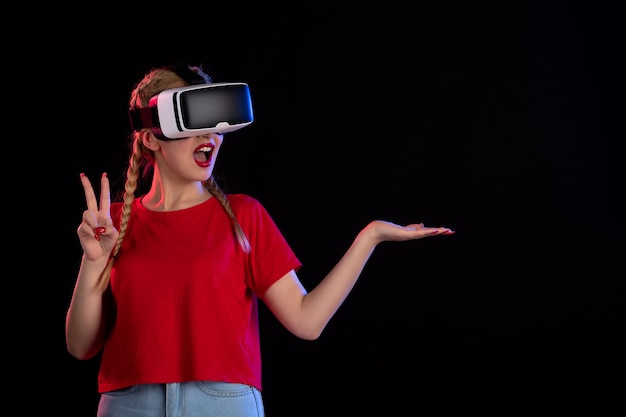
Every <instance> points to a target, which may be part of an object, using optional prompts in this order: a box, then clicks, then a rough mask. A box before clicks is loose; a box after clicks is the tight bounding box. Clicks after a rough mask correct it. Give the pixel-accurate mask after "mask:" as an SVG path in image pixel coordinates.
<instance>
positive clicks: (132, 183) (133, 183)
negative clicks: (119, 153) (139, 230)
mask: <svg viewBox="0 0 626 417" xmlns="http://www.w3.org/2000/svg"><path fill="white" fill-rule="evenodd" d="M134 136H135V138H134V141H133V152H132V154H131V157H130V162H129V165H128V170H127V171H126V184H125V185H124V198H123V201H124V205H123V206H122V218H121V220H120V230H119V236H118V238H117V242H116V243H115V247H114V248H113V251H112V254H111V257H110V258H109V262H108V263H107V266H106V268H104V271H102V274H101V275H100V279H99V283H98V286H99V287H100V288H105V287H106V286H107V285H108V284H109V280H110V278H111V270H112V269H113V262H114V261H115V257H116V256H117V254H118V252H119V251H120V247H122V241H123V240H124V236H126V231H127V229H128V220H129V219H130V211H131V207H132V204H133V200H134V199H135V191H136V190H137V179H138V178H139V172H140V168H141V163H142V158H143V152H142V150H141V147H142V143H141V134H140V133H136V134H135V135H134Z"/></svg>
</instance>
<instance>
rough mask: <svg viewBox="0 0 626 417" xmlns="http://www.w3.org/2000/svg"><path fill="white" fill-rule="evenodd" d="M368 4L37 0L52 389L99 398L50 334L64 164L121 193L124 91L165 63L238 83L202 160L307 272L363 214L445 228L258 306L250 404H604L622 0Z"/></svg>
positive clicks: (73, 249) (612, 316)
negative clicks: (342, 286)
mask: <svg viewBox="0 0 626 417" xmlns="http://www.w3.org/2000/svg"><path fill="white" fill-rule="evenodd" d="M366 3H368V2H357V1H330V0H320V1H313V0H308V1H297V0H293V1H270V2H243V1H221V2H214V3H209V2H204V3H202V2H187V1H182V2H175V3H169V2H168V3H161V2H157V1H152V2H134V3H133V4H132V5H129V4H125V5H123V6H121V5H120V6H111V5H104V4H103V5H101V6H98V7H97V8H95V9H94V7H93V6H87V4H85V5H83V6H80V7H77V6H71V7H70V6H67V10H59V9H58V7H59V6H58V5H55V6H54V7H55V12H56V14H55V17H54V18H50V19H43V21H42V22H40V23H38V24H37V25H35V27H33V31H35V33H36V34H37V36H36V40H35V41H34V42H35V43H37V47H38V48H41V49H40V50H41V53H42V55H41V57H42V60H43V61H45V65H44V68H42V74H41V75H44V74H45V77H46V81H49V83H48V85H47V88H49V89H48V90H46V91H45V94H46V96H47V97H54V98H55V99H54V100H51V101H49V102H48V103H50V104H49V105H48V106H47V107H46V108H45V113H46V116H48V117H52V118H53V119H52V120H53V122H52V123H54V126H57V127H58V128H57V129H55V130H54V132H55V134H54V138H53V139H59V140H54V142H53V141H52V140H50V141H49V146H50V149H49V151H48V154H47V155H46V158H48V161H49V168H48V170H49V172H48V178H49V182H48V184H47V186H46V190H47V192H48V195H47V198H48V200H47V201H48V202H49V203H50V204H51V205H52V206H56V209H57V211H56V212H55V214H54V216H55V217H54V218H55V224H56V225H60V233H59V235H60V236H61V237H60V241H59V242H58V244H57V243H55V244H54V248H52V249H53V251H54V252H55V256H54V261H53V262H54V265H53V267H54V270H55V273H54V276H55V277H57V278H55V279H54V280H45V281H46V284H44V285H45V288H44V291H43V292H44V293H45V296H46V300H47V301H46V302H47V303H50V304H51V308H47V309H46V313H45V316H44V321H46V322H47V323H48V324H46V327H47V329H48V330H49V332H50V334H51V335H52V336H51V337H46V338H45V340H40V341H39V343H40V345H39V346H40V350H41V354H40V356H39V358H41V359H42V368H40V371H41V370H45V372H43V375H45V377H46V380H45V384H44V385H43V386H41V387H40V388H41V390H42V391H44V392H45V393H46V394H47V395H50V396H51V398H53V400H51V404H52V406H50V407H48V409H54V410H58V411H59V412H61V413H62V414H63V415H67V416H95V409H96V405H97V398H98V397H97V393H96V379H97V367H98V362H97V360H96V359H94V360H90V361H86V362H80V361H78V360H76V359H74V358H72V357H70V356H69V354H68V353H67V352H66V350H65V341H64V319H65V317H64V316H65V311H66V309H67V306H68V304H69V300H70V297H71V292H72V288H73V285H74V280H75V277H76V273H77V268H78V265H79V261H80V256H81V250H80V245H79V242H78V238H77V237H76V233H75V230H76V227H77V226H78V224H79V223H80V219H81V215H82V211H83V210H84V207H85V203H84V196H83V193H82V188H81V185H80V181H79V173H80V172H85V173H86V174H88V175H89V176H91V177H92V178H97V177H98V176H99V175H100V173H101V172H103V171H106V172H108V173H109V177H110V178H111V179H112V181H113V189H114V191H115V192H121V191H122V188H123V176H124V172H125V168H126V164H127V162H128V145H127V143H128V142H127V134H128V123H127V120H128V119H127V113H126V111H127V103H128V98H129V93H130V90H131V89H132V87H133V85H134V83H135V82H137V81H138V80H139V79H140V78H141V76H142V75H143V74H144V72H146V71H147V70H148V69H150V68H151V67H153V66H158V65H164V64H175V63H179V62H188V63H192V64H202V65H203V67H204V69H205V70H207V72H209V73H210V74H211V75H212V76H213V79H214V80H215V81H245V82H247V83H248V84H249V85H250V88H251V92H252V98H253V104H254V110H255V121H254V123H253V124H252V125H251V126H249V127H247V128H246V129H243V130H240V131H238V132H234V133H231V134H229V135H227V137H226V139H225V143H224V146H223V147H222V151H221V153H220V157H219V163H218V165H217V167H216V175H217V176H218V180H219V182H220V184H221V185H222V187H223V188H225V189H226V190H227V191H229V192H243V193H247V194H250V195H252V196H254V197H256V198H258V199H259V200H260V201H261V202H262V203H263V204H264V205H265V206H266V208H267V209H268V210H269V212H270V213H271V214H272V216H273V217H274V219H275V221H276V222H277V224H278V225H279V227H280V228H281V230H282V231H283V233H284V235H285V236H286V238H287V239H288V241H289V242H290V243H291V245H292V247H293V249H294V250H295V251H296V253H297V254H298V256H299V257H300V258H301V260H302V261H303V264H304V266H303V268H302V269H301V271H300V277H301V279H302V281H303V283H304V284H305V286H306V287H307V288H309V289H312V288H313V287H314V286H315V285H316V284H317V282H319V281H320V280H321V279H322V278H323V276H324V275H325V273H326V272H327V271H329V270H330V268H331V267H332V266H333V265H334V264H335V262H337V261H338V259H339V257H340V256H341V255H342V254H343V252H344V251H345V250H346V249H347V247H348V246H349V245H350V243H351V241H352V239H353V238H354V236H355V235H356V234H357V233H358V231H359V230H360V229H361V228H362V227H364V226H365V225H366V224H367V222H369V221H370V220H372V219H375V218H380V219H385V220H390V221H394V222H398V223H411V222H418V221H423V222H425V223H426V224H427V225H433V226H438V225H443V226H448V227H451V228H453V229H454V230H455V231H456V234H455V235H453V236H444V237H437V238H431V239H426V240H419V241H413V242H405V243H390V242H389V243H384V244H382V245H380V246H379V247H378V248H377V250H376V252H375V253H374V255H373V257H372V258H371V260H370V262H369V263H368V265H367V266H366V268H365V270H364V272H363V274H362V277H361V280H360V281H359V282H358V283H357V285H356V287H355V289H354V291H353V292H352V293H351V294H350V296H349V297H348V299H347V300H346V302H345V304H344V305H343V306H342V307H341V309H340V310H339V312H338V313H337V315H336V316H335V317H334V318H333V319H332V320H331V322H330V324H329V325H328V327H327V329H326V331H325V333H323V335H322V336H321V338H320V339H319V340H317V341H315V342H307V341H302V340H299V339H297V338H295V337H294V336H293V335H290V334H288V333H287V332H286V330H284V329H283V328H282V327H281V326H280V325H279V324H278V322H277V320H276V319H274V318H273V317H272V316H270V315H269V314H268V312H267V311H266V310H265V308H264V306H263V305H261V320H262V324H261V326H262V329H261V331H262V348H263V354H264V397H265V402H266V412H267V415H268V417H278V416H287V415H303V414H312V413H313V412H315V411H323V412H324V415H334V413H339V411H341V410H345V411H347V412H346V415H355V414H359V413H361V412H364V411H368V413H369V412H371V411H372V410H374V409H375V407H382V408H393V409H404V410H406V414H409V415H429V414H430V415H432V414H433V412H432V411H431V412H427V410H432V409H434V410H436V411H437V412H435V414H437V413H438V412H439V411H441V410H444V411H445V410H452V409H455V410H460V411H468V412H469V411H471V412H481V413H482V412H485V411H488V410H494V411H497V412H499V414H500V415H510V414H512V413H513V412H514V411H516V410H519V409H520V408H526V407H529V408H535V409H539V407H541V409H542V410H546V408H545V407H546V405H548V406H550V407H551V409H553V410H558V411H576V410H581V408H582V407H591V408H592V409H594V410H596V411H597V410H599V408H600V407H609V406H616V407H619V409H621V410H623V409H624V405H623V404H624V401H623V396H624V391H623V385H624V372H625V367H624V358H623V356H624V349H625V347H626V344H625V343H624V321H623V307H622V306H623V304H622V303H623V301H622V300H623V298H624V276H625V273H624V272H625V268H624V254H625V253H626V252H625V251H624V249H625V248H624V246H625V245H624V220H623V213H624V203H623V191H624V186H623V178H624V169H623V158H624V139H625V137H626V136H625V135H624V129H623V120H624V116H623V110H624V106H623V95H622V94H621V87H622V85H623V81H622V76H623V69H622V68H621V57H622V56H623V54H624V46H623V45H624V36H623V35H624V30H623V26H624V25H623V18H624V10H623V6H621V5H619V2H614V3H613V2H608V1H607V2H602V1H601V2H593V3H584V2H566V1H556V0H548V1H519V2H517V1H513V2H509V1H479V2H468V1H441V2H434V3H436V4H434V5H433V4H426V2H404V3H403V2H399V1H397V0H390V1H385V2H377V3H368V4H366ZM62 9H63V8H62ZM44 13H45V11H44ZM44 69H45V70H44ZM40 93H41V91H40ZM48 320H49V321H48ZM39 325H41V324H39ZM44 366H45V368H44ZM41 374H42V373H39V375H41ZM35 375H37V374H35ZM433 407H435V408H433ZM389 414H392V413H391V411H389V412H387V413H386V414H385V415H389Z"/></svg>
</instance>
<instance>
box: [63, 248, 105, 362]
mask: <svg viewBox="0 0 626 417" xmlns="http://www.w3.org/2000/svg"><path fill="white" fill-rule="evenodd" d="M105 266H106V260H98V261H89V260H85V259H84V258H83V261H82V263H81V266H80V271H79V273H78V278H77V280H76V285H75V287H74V293H73V295H72V300H71V303H70V307H69V309H68V311H67V316H66V322H65V337H66V344H67V350H68V352H70V354H72V355H73V356H75V357H77V358H79V359H88V358H90V357H92V356H93V355H95V354H96V353H97V352H98V350H100V347H101V346H102V339H103V335H104V325H103V300H102V295H103V294H102V290H100V289H98V286H97V282H98V278H99V276H100V273H101V272H102V271H103V270H104V267H105Z"/></svg>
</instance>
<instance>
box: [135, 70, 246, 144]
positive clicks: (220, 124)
mask: <svg viewBox="0 0 626 417" xmlns="http://www.w3.org/2000/svg"><path fill="white" fill-rule="evenodd" d="M129 116H130V125H131V128H132V130H134V131H137V130H141V129H143V128H151V129H152V132H153V133H154V135H155V136H156V137H157V138H159V139H161V140H177V139H183V138H187V137H190V136H200V135H206V134H209V133H218V134H224V133H227V132H233V131H235V130H238V129H241V128H242V127H246V126H248V125H249V124H250V123H252V121H253V120H254V117H253V114H252V101H251V99H250V89H249V88H248V85H247V84H246V83H241V82H226V83H210V84H200V85H190V86H186V87H179V88H172V89H169V90H164V91H162V92H160V93H159V94H157V95H155V96H154V97H152V98H151V99H150V102H149V104H148V107H145V108H139V109H130V110H129Z"/></svg>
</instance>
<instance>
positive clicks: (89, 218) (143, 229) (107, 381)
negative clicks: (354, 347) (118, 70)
mask: <svg viewBox="0 0 626 417" xmlns="http://www.w3.org/2000/svg"><path fill="white" fill-rule="evenodd" d="M201 83H211V79H210V78H209V77H208V75H207V74H205V73H204V72H203V71H202V69H201V68H200V67H192V66H178V67H163V68H155V69H153V70H151V71H150V72H148V73H147V74H146V75H145V76H144V78H143V79H142V80H141V81H140V82H139V83H138V84H137V85H136V87H135V88H134V90H133V91H132V93H131V98H130V106H131V109H140V108H146V107H148V105H149V101H150V98H152V97H154V96H155V95H157V94H159V93H161V92H163V91H164V90H169V89H173V88H177V87H184V86H189V85H192V84H201ZM159 136H160V135H158V134H157V135H155V132H154V130H153V129H151V128H140V129H138V130H136V131H135V132H133V133H132V135H131V139H132V146H131V149H132V151H131V155H130V161H129V166H128V169H127V175H126V183H125V192H124V197H123V201H119V202H111V197H110V189H109V181H108V179H107V176H106V174H103V175H102V177H101V179H100V196H99V198H97V197H96V195H95V192H94V189H93V188H92V185H91V182H90V181H89V179H88V178H87V177H86V176H85V175H83V174H81V177H80V179H81V182H82V185H83V187H84V191H85V197H86V200H87V209H86V210H85V211H84V213H83V218H82V223H81V224H80V226H79V227H78V230H77V233H78V237H79V239H80V244H81V247H82V249H83V257H82V261H81V266H80V270H79V273H78V277H77V280H76V284H75V288H74V292H73V295H72V300H71V303H70V306H69V309H68V312H67V319H66V340H67V349H68V351H69V352H70V354H72V355H73V356H75V357H76V358H78V359H89V358H92V357H93V356H94V355H96V354H97V353H99V352H100V351H102V357H101V362H100V371H99V375H98V391H99V392H100V393H101V396H100V402H99V405H98V416H99V417H122V416H123V417H139V416H145V417H157V416H166V415H167V416H170V417H172V416H181V417H182V416H207V417H208V416H219V417H228V416H238V417H243V416H263V415H264V408H263V402H262V397H261V389H262V386H261V354H260V346H259V324H258V315H257V300H259V299H261V300H262V301H263V302H264V303H265V304H266V305H267V306H268V308H269V309H270V311H271V312H272V313H273V314H274V315H275V316H276V317H277V319H278V320H279V321H280V322H281V323H282V325H284V326H285V328H287V329H288V330H289V331H290V332H291V333H293V334H294V335H295V336H297V337H300V338H303V339H307V340H314V339H316V338H318V337H319V336H320V334H321V333H322V331H323V330H324V328H325V326H326V325H327V323H328V321H329V320H330V319H331V317H332V316H333V315H334V314H335V312H336V311H337V309H338V308H339V306H340V305H341V304H342V302H343V301H344V300H345V298H346V296H347V295H348V293H349V292H350V291H351V289H352V288H353V286H354V285H355V283H356V281H357V279H358V278H359V275H360V274H361V271H362V270H363V267H364V266H365V264H366V262H367V261H368V259H369V258H370V256H371V254H372V252H373V251H374V249H375V248H376V246H377V245H378V244H379V243H381V242H384V241H408V240H413V239H420V238H425V237H429V236H437V235H450V234H453V233H454V232H453V231H452V230H450V229H449V228H446V227H426V226H424V225H423V224H422V223H416V224H410V225H406V226H401V225H397V224H394V223H390V222H386V221H380V220H376V221H372V222H371V223H369V224H368V225H367V226H366V227H365V228H364V229H363V230H361V231H360V232H359V233H358V235H357V236H356V238H355V239H354V241H353V243H352V245H351V246H350V247H349V248H348V250H347V252H346V253H345V255H344V256H343V257H342V258H341V259H340V260H339V262H338V263H337V264H336V265H335V267H333V268H332V270H331V271H330V272H329V273H328V274H327V275H326V276H325V277H324V278H323V279H322V280H321V281H320V282H319V284H318V285H317V286H316V287H315V288H314V289H312V290H310V291H307V290H306V289H305V288H304V287H303V285H302V284H301V282H300V280H299V278H298V275H297V274H296V271H297V270H298V269H299V268H300V266H301V264H300V261H299V260H298V258H297V257H296V256H295V254H294V252H293V251H292V250H291V248H290V247H289V245H288V243H287V242H286V240H285V239H284V237H283V236H282V235H281V233H280V231H279V230H278V228H277V226H276V225H275V223H274V222H273V220H272V218H271V217H270V215H269V214H268V212H267V211H266V210H265V209H264V207H263V206H262V205H261V204H260V203H259V202H258V201H257V200H255V199H254V198H252V197H250V196H248V195H244V194H228V195H227V194H225V193H224V192H223V191H222V190H221V189H220V187H219V186H218V185H217V184H216V182H215V180H214V177H213V169H214V166H215V161H216V159H217V155H218V153H219V150H220V147H221V145H222V141H223V135H222V134H217V133H207V134H203V135H199V136H191V137H184V138H178V139H175V140H170V139H168V138H164V137H162V136H161V137H160V138H159ZM146 168H149V169H146ZM144 174H145V175H149V174H151V176H152V178H151V187H150V189H149V191H147V193H145V195H135V192H136V190H137V184H138V181H139V180H140V178H141V177H142V176H143V175H144Z"/></svg>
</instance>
